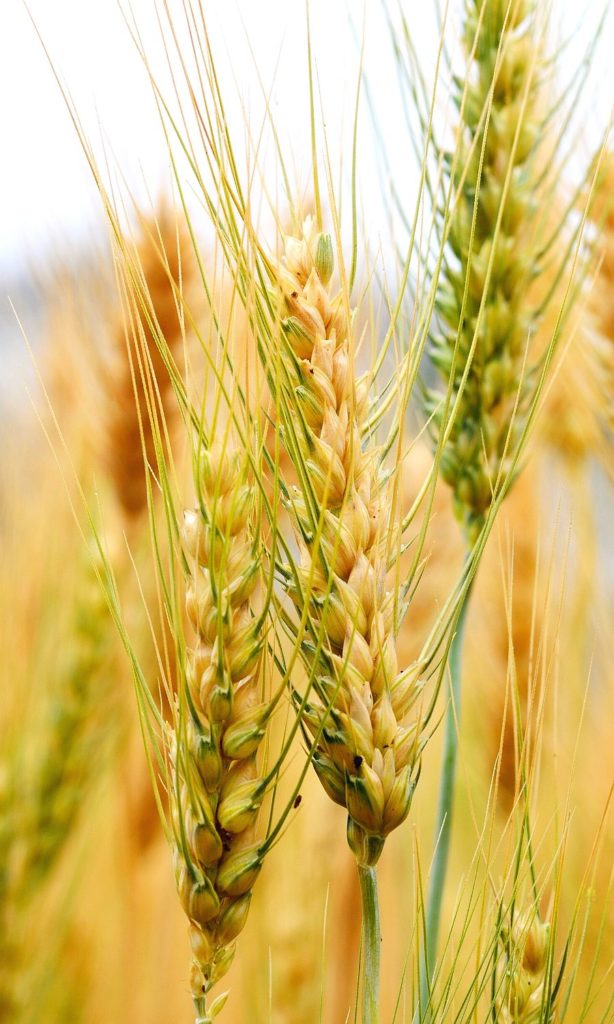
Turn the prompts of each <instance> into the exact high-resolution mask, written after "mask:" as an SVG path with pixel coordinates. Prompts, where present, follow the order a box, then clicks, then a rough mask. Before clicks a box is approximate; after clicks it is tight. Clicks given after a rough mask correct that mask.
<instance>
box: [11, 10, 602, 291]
mask: <svg viewBox="0 0 614 1024" xmlns="http://www.w3.org/2000/svg"><path fill="white" fill-rule="evenodd" d="M606 3H607V0H606ZM452 4H453V5H454V0H452ZM170 5H171V7H173V6H175V7H176V6H178V0H177V3H174V2H173V0H170ZM123 6H124V9H128V6H129V5H128V3H127V0H126V3H125V4H123ZM131 6H132V10H133V12H134V14H135V17H136V20H137V22H138V24H139V27H140V29H141V30H142V32H143V35H144V39H145V45H146V50H147V53H148V56H149V58H150V60H151V63H152V66H153V68H154V71H155V73H156V75H159V76H160V77H161V79H162V81H163V82H164V81H165V80H166V79H165V72H164V60H163V50H162V47H161V44H160V38H159V31H158V27H157V24H156V18H155V10H156V3H155V0H132V5H131ZM160 6H162V4H160ZM204 6H205V7H206V9H207V14H208V17H209V18H210V27H211V32H212V36H213V40H214V49H215V52H216V54H217V59H218V69H219V70H220V73H221V77H222V80H223V85H224V91H225V94H226V95H227V96H228V97H229V103H230V111H231V114H232V116H233V122H234V123H235V124H236V130H237V132H238V135H239V137H240V136H241V134H242V127H241V126H242V118H241V109H240V106H239V104H238V102H237V100H236V95H237V89H238V90H239V91H240V92H241V93H242V95H243V96H244V98H245V102H246V103H247V104H248V105H249V109H250V110H252V108H253V109H256V110H258V109H260V108H261V98H260V87H259V85H258V78H257V75H256V72H255V70H254V61H255V63H256V64H257V66H258V68H259V69H260V72H261V74H262V77H263V79H264V84H265V87H266V88H267V90H268V89H269V88H270V86H271V83H272V81H273V77H274V72H275V67H276V64H277V62H278V60H279V67H278V70H277V74H276V78H275V87H274V89H273V91H272V98H273V103H272V107H273V113H274V118H275V123H276V125H277V127H278V130H279V134H280V138H281V141H282V144H283V146H284V150H285V151H286V152H287V151H291V152H293V153H294V158H295V162H296V165H297V166H300V167H302V166H304V164H305V162H306V155H307V151H308V150H307V147H308V141H309V138H308V130H307V126H306V119H305V107H304V103H305V95H306V93H305V90H306V82H307V75H306V55H305V4H304V0H208V2H205V5H204ZM390 6H391V7H394V4H391V5H390ZM310 7H311V19H312V33H313V50H314V54H315V59H316V62H317V69H318V78H319V88H320V90H321V93H322V97H323V104H324V107H325V111H326V126H327V131H328V136H329V142H330V144H331V151H332V152H333V154H334V153H335V143H336V142H338V140H339V138H340V137H341V133H342V126H345V129H346V131H347V129H348V125H349V124H350V123H351V116H352V109H353V102H354V91H355V83H356V76H357V71H358V52H359V48H360V42H359V40H357V33H358V36H360V33H361V31H362V19H363V12H364V18H365V25H366V33H365V39H366V47H365V68H366V70H367V75H368V80H369V83H370V88H371V90H372V93H373V99H374V105H375V108H376V110H377V112H378V120H379V125H380V130H381V133H382V135H383V137H384V138H385V139H386V140H387V145H388V146H389V150H390V154H389V155H390V160H391V164H392V170H393V175H394V177H395V180H397V181H402V180H403V176H404V175H406V174H409V173H411V171H410V170H409V167H410V160H409V158H408V150H407V149H406V148H405V147H406V146H407V141H406V140H403V130H402V128H401V129H399V119H400V108H399V103H398V95H397V89H396V77H395V72H394V62H393V59H392V56H391V50H390V45H389V36H388V32H387V29H386V25H385V21H384V18H383V8H384V5H383V3H382V2H380V0H361V2H357V3H351V2H349V0H347V2H346V0H312V2H311V5H310ZM404 7H405V10H406V12H407V17H408V19H409V21H410V25H411V31H412V33H413V34H414V37H415V44H416V48H417V49H418V51H419V54H420V57H421V60H423V61H424V63H425V65H426V67H427V68H428V67H429V66H432V64H433V62H434V56H435V46H434V42H435V39H436V30H435V28H434V9H435V5H434V0H406V2H405V4H404ZM29 8H30V11H31V14H32V17H33V19H34V21H35V22H36V24H37V27H38V29H39V31H40V33H41V36H42V37H43V39H44V41H45V44H46V46H47V48H48V50H49V53H50V55H51V58H52V60H53V63H54V66H55V67H56V69H57V71H58V73H59V75H60V76H61V78H62V80H63V82H64V83H65V84H66V87H67V89H68V90H69V91H70V92H71V95H72V97H73V99H74V101H75V103H76V106H77V108H78V110H79V112H80V116H81V118H82V121H83V124H84V126H85V130H86V132H87V135H88V137H89V138H90V139H91V140H92V142H93V143H94V145H95V147H96V151H97V154H98V156H99V159H102V158H103V154H104V152H105V151H106V153H107V154H109V155H110V156H109V159H110V161H111V163H113V162H114V161H115V162H116V164H117V167H118V168H121V173H122V174H123V175H124V176H125V180H126V183H127V184H128V186H129V187H130V188H131V189H132V190H133V191H134V192H135V194H136V196H137V197H138V198H140V199H144V198H145V196H146V194H147V189H150V190H152V191H153V192H154V193H155V192H156V191H157V190H158V188H159V186H160V183H161V182H163V181H164V180H165V179H166V176H167V174H168V169H167V164H168V160H167V157H166V154H165V150H164V144H163V141H162V137H161V132H160V126H159V121H158V116H157V113H156V110H155V105H154V103H153V100H152V93H151V87H150V84H149V82H148V80H147V75H146V73H145V71H144V68H143V65H142V63H141V61H140V59H139V57H138V55H137V53H136V51H135V47H134V44H133V42H132V40H131V39H130V36H129V33H128V30H127V28H126V25H125V23H124V21H123V19H122V14H121V9H120V4H119V3H118V2H116V0H29ZM602 9H603V0H600V2H597V0H587V2H586V3H585V4H584V5H580V4H579V3H578V0H553V11H554V14H553V22H555V21H556V22H560V23H561V24H562V25H564V26H565V27H564V29H563V30H562V33H564V32H570V33H571V36H572V39H571V44H570V45H569V47H568V49H567V50H566V51H565V54H564V59H563V60H562V61H561V65H562V68H563V74H565V73H566V71H567V69H569V73H571V71H572V69H573V68H575V67H576V65H577V62H578V60H579V58H580V55H581V53H582V47H583V45H584V43H585V39H586V37H587V35H588V34H590V29H591V26H594V25H595V23H596V21H597V18H598V15H599V12H600V10H602ZM350 10H351V12H352V15H353V18H352V20H353V24H354V26H355V28H354V30H352V28H351V27H350V17H349V15H348V11H350ZM582 10H585V11H586V14H583V13H582ZM583 37H584V38H583ZM613 39H614V25H613V24H612V19H611V21H610V24H609V26H608V28H606V30H605V34H604V37H603V39H602V41H601V45H600V47H599V51H598V54H597V57H596V59H595V60H594V61H593V77H592V82H591V85H590V88H589V89H587V91H586V92H585V94H584V97H583V99H582V104H583V109H582V111H581V117H582V121H583V123H585V125H586V132H585V135H586V139H587V142H588V144H590V145H594V144H596V140H597V139H598V138H599V134H600V132H601V131H602V130H603V126H604V125H605V124H606V123H607V120H608V117H609V113H610V109H611V105H612V100H613V98H614V61H613V60H612V58H611V54H612V50H613V46H612V40H613ZM250 47H251V50H253V57H252V56H251V54H250ZM235 79H236V82H235ZM0 97H1V99H0V113H1V119H0V123H1V125H2V143H3V145H2V150H1V152H2V159H1V160H0V225H1V227H0V275H3V276H4V277H7V276H9V277H10V276H11V275H14V274H15V273H16V272H20V271H23V270H24V269H25V268H27V267H28V266H29V265H31V263H32V262H34V263H36V262H37V260H39V259H44V254H45V253H46V252H47V251H48V247H49V246H51V247H52V250H53V249H54V248H58V247H59V248H60V249H61V248H62V246H64V245H80V244H82V243H83V244H86V243H87V237H88V231H91V230H92V227H93V225H94V224H96V223H99V222H100V220H101V212H100V204H99V200H98V198H97V194H96V191H95V189H94V187H93V183H92V179H91V174H90V171H89V169H88V167H87V165H86V162H85V159H84V156H83V153H82V151H81V149H80V145H79V142H78V140H77V137H76V133H75V130H74V127H73V125H72V123H71V121H70V118H69V116H68V113H67V110H66V108H65V105H64V102H63V100H62V97H61V93H60V90H59V88H58V86H57V84H56V82H55V81H54V78H53V75H52V72H51V69H50V67H49V64H48V62H47V60H46V57H45V55H44V52H43V49H42V46H41V44H40V42H39V40H38V39H37V37H36V33H35V31H34V28H33V25H32V23H31V21H30V19H29V17H28V15H27V12H26V6H25V3H24V2H23V0H0ZM368 124H369V122H368V119H367V118H366V110H365V118H364V120H363V129H362V131H363V145H364V144H365V133H366V132H368V131H369V127H368ZM365 126H366V127H365ZM103 139H104V146H103V143H102V140H103ZM369 142H370V140H369V137H368V136H367V138H366V143H367V145H366V147H365V151H364V152H365V158H364V167H362V168H361V170H362V194H363V197H365V202H367V203H369V202H370V201H371V195H372V193H373V192H374V191H376V189H377V183H376V178H377V175H378V170H377V167H378V164H377V153H376V152H371V151H372V150H375V149H376V146H375V142H374V141H373V140H371V143H370V144H369ZM370 158H371V160H370Z"/></svg>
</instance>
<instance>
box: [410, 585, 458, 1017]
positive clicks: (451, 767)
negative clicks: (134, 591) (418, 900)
mask: <svg viewBox="0 0 614 1024" xmlns="http://www.w3.org/2000/svg"><path fill="white" fill-rule="evenodd" d="M470 593H471V589H469V590H467V593H466V594H465V597H464V599H463V603H462V605H461V609H460V612H459V616H458V622H457V626H456V633H455V635H454V639H453V640H452V644H451V647H450V704H449V707H448V711H447V714H446V726H445V730H446V731H445V737H444V748H443V761H442V765H441V777H440V782H439V801H438V807H437V820H436V823H435V841H434V845H435V855H434V859H433V866H432V870H431V877H430V882H429V893H428V900H427V907H426V939H425V953H424V957H423V959H422V962H421V964H420V1004H419V1007H420V1015H419V1018H418V1019H419V1020H421V1021H422V1020H423V1021H425V1022H428V1021H430V1020H431V1018H432V1013H431V1008H430V1005H429V998H430V995H429V994H430V989H431V981H432V978H433V974H434V968H435V961H436V958H437V942H438V939H439V925H440V919H441V904H442V902H443V893H444V889H445V885H446V874H447V870H448V860H449V853H450V839H451V836H452V817H453V810H454V785H455V782H456V764H457V759H458V723H459V720H460V710H461V674H462V648H463V636H464V632H465V622H466V618H467V608H468V607H469V595H470ZM425 1011H426V1012H425Z"/></svg>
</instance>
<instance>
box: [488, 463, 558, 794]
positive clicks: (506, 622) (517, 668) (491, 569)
mask: <svg viewBox="0 0 614 1024" xmlns="http://www.w3.org/2000/svg"><path fill="white" fill-rule="evenodd" d="M542 470H543V465H542V463H541V460H539V459H537V458H536V457H535V456H534V458H533V460H532V461H531V463H530V464H529V465H528V466H526V467H525V468H524V470H523V472H522V474H521V476H520V478H519V479H518V480H517V482H516V484H515V486H514V489H513V491H512V492H511V493H510V495H509V497H508V498H507V500H506V503H505V507H504V508H503V509H502V511H501V513H500V517H499V520H498V522H497V525H496V526H495V529H494V532H493V535H492V537H491V539H490V544H489V545H488V547H487V548H486V551H485V554H484V561H483V567H482V572H481V573H480V577H479V580H478V582H477V585H476V592H475V598H474V600H475V606H474V611H475V617H474V629H473V633H472V643H471V645H470V646H471V648H472V650H473V651H474V652H475V653H474V656H473V658H475V661H474V660H473V658H472V656H471V651H468V663H469V664H468V674H469V675H472V674H473V672H472V666H474V665H475V671H484V669H485V672H484V674H485V675H486V676H487V677H488V680H489V682H488V690H487V694H488V696H487V699H486V700H485V696H486V692H483V693H482V695H481V700H482V702H483V708H484V713H483V720H482V729H483V736H484V756H485V758H486V762H487V765H488V766H491V765H492V764H494V763H495V760H496V759H497V758H499V772H498V780H499V790H498V792H499V797H500V800H501V804H502V808H503V809H504V811H507V812H508V813H509V811H511V808H512V806H513V803H514V801H515V800H516V799H517V796H518V788H517V787H518V783H519V779H518V745H519V742H520V738H519V737H520V735H522V734H524V728H523V726H524V724H525V714H526V710H527V702H528V697H529V693H530V692H531V691H532V690H533V688H534V687H535V685H536V681H537V678H538V675H539V664H540V660H541V657H542V656H543V650H542V645H543V643H544V638H545V636H546V629H545V618H546V616H547V613H548V610H547V596H546V593H545V583H544V579H543V575H542V571H541V569H540V564H539V563H540V533H541V518H540V514H539V511H540V505H541V495H540V488H539V483H540V480H541V471H542ZM517 714H519V715H520V722H518V723H517V722H516V716H517ZM517 725H518V726H520V729H519V730H517V728H516V726H517ZM527 753H528V752H526V751H525V756H526V755H527ZM488 770H490V768H489V769H488Z"/></svg>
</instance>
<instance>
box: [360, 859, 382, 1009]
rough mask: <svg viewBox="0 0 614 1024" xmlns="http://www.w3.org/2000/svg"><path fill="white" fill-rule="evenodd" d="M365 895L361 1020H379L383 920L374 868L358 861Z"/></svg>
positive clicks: (361, 884)
mask: <svg viewBox="0 0 614 1024" xmlns="http://www.w3.org/2000/svg"><path fill="white" fill-rule="evenodd" d="M358 877H359V879H360V894H361V897H362V956H363V974H362V1024H379V1019H380V1016H379V976H380V943H381V934H380V923H379V903H378V899H377V874H376V869H375V868H369V867H365V866H363V865H362V864H359V865H358Z"/></svg>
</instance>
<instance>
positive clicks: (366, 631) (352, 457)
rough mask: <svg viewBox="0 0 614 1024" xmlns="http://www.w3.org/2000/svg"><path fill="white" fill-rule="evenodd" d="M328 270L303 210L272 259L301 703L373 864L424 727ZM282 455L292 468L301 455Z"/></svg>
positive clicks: (344, 323)
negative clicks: (290, 377) (310, 632)
mask: <svg viewBox="0 0 614 1024" xmlns="http://www.w3.org/2000/svg"><path fill="white" fill-rule="evenodd" d="M332 273H333V252H332V243H331V240H330V237H329V236H327V235H324V234H321V233H319V232H318V231H317V229H316V226H315V223H314V221H313V220H312V219H310V218H308V219H307V220H306V221H305V224H304V227H303V233H302V236H301V237H288V238H286V241H285V251H284V256H283V259H282V261H281V265H280V267H279V281H280V285H281V288H282V293H283V304H284V311H285V313H286V318H285V320H284V321H283V329H284V333H285V337H286V338H287V340H288V345H289V347H290V348H291V350H292V353H293V356H294V359H295V363H294V365H295V366H296V370H297V381H296V390H295V394H296V399H297V407H298V409H299V410H300V412H299V413H298V415H299V416H300V417H301V418H302V421H303V426H302V427H299V429H298V430H297V431H296V435H295V436H297V435H298V436H299V439H298V440H297V441H296V442H295V443H296V444H297V445H300V446H301V448H302V452H303V455H302V459H304V470H305V473H306V474H308V478H309V484H308V485H307V484H306V483H305V480H304V478H301V488H298V489H295V490H294V491H293V492H291V500H290V505H291V514H292V516H293V517H294V520H295V522H296V523H297V527H298V531H297V532H298V534H299V538H300V540H299V543H300V549H301V566H300V570H299V578H300V589H299V587H298V586H294V587H292V588H291V592H292V594H293V597H294V599H295V601H296V602H297V604H298V606H299V608H300V607H301V606H302V602H303V600H304V596H303V592H304V593H306V594H307V595H309V600H310V604H309V609H310V613H311V616H312V619H313V621H314V622H315V623H317V629H316V630H315V633H316V638H317V639H316V644H317V642H318V640H322V641H323V646H322V649H321V653H320V654H319V657H317V658H316V659H315V663H314V657H313V654H312V652H311V650H309V651H308V653H307V657H306V662H307V666H308V669H309V671H310V672H312V674H313V675H314V677H315V684H314V685H315V689H316V694H317V697H316V698H314V699H312V698H311V697H310V698H309V701H308V703H307V706H306V707H305V709H304V710H303V711H302V721H303V723H304V725H305V727H306V729H307V730H308V731H309V732H310V733H311V734H312V736H314V737H315V738H316V749H315V752H314V755H313V764H314V767H315V770H316V772H317V774H318V776H319V778H320V781H321V782H322V784H323V786H324V788H325V790H326V792H327V793H328V795H329V796H330V797H331V798H332V799H333V800H334V801H335V802H336V803H339V804H341V805H342V806H344V807H346V808H347V811H348V840H349V842H350V846H351V847H352V849H353V851H354V853H355V854H356V856H357V858H358V860H359V862H360V863H361V864H363V865H372V864H374V863H375V862H376V861H377V859H378V857H379V854H380V852H381V849H382V846H383V843H384V840H385V837H386V836H387V835H388V833H389V832H391V831H392V830H393V829H394V828H396V827H397V825H399V824H400V823H401V822H402V821H403V820H404V818H405V817H406V815H407V813H408V811H409V805H410V801H411V796H412V792H413V788H414V785H415V780H414V771H415V767H416V764H417V760H418V755H419V751H420V729H419V726H418V724H416V723H414V724H413V725H411V726H408V727H404V726H403V725H402V722H403V719H404V717H405V715H406V714H407V713H408V711H409V710H410V708H411V707H412V705H413V704H414V703H415V701H416V700H417V698H418V695H419V693H420V684H419V681H418V672H417V669H416V666H414V665H412V666H411V667H410V668H409V669H408V670H406V671H404V672H401V673H399V670H398V663H397V653H396V644H395V632H396V627H395V615H396V611H397V609H396V599H395V595H394V594H393V593H392V592H387V591H386V589H385V584H386V575H387V566H386V557H387V552H388V550H389V548H388V545H389V544H390V543H391V531H392V530H393V524H392V523H391V522H390V507H389V504H388V503H389V497H388V495H387V493H386V487H385V484H384V483H383V480H382V474H381V472H380V467H379V464H378V456H379V453H378V451H377V450H376V449H375V448H374V447H373V446H371V447H366V448H363V447H362V445H361V436H360V431H361V425H362V423H363V421H364V417H365V412H366V402H367V391H368V387H367V382H366V381H363V382H362V383H361V384H360V385H357V384H356V381H355V377H354V349H353V341H352V328H351V317H350V315H349V311H348V309H347V305H346V300H345V296H344V294H343V292H340V293H339V294H338V295H336V296H335V297H332V296H331V295H330V294H329V291H328V284H329V281H330V279H331V276H332ZM286 429H288V431H289V428H288V427H287V425H286ZM287 440H288V441H290V440H291V439H290V438H289V437H288V435H287ZM289 450H290V455H291V457H292V459H293V462H294V464H295V467H298V466H299V465H300V463H301V461H302V459H301V456H300V455H298V454H297V451H296V449H294V451H293V450H292V447H291V446H289ZM297 472H298V468H297ZM299 476H300V473H299ZM310 492H311V493H310ZM314 503H315V507H316V509H317V511H316V513H315V524H316V525H315V528H314V527H313V526H312V522H313V519H312V515H311V513H312V510H313V508H314ZM316 650H317V646H316ZM329 708H330V714H329V712H328V709H329Z"/></svg>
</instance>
